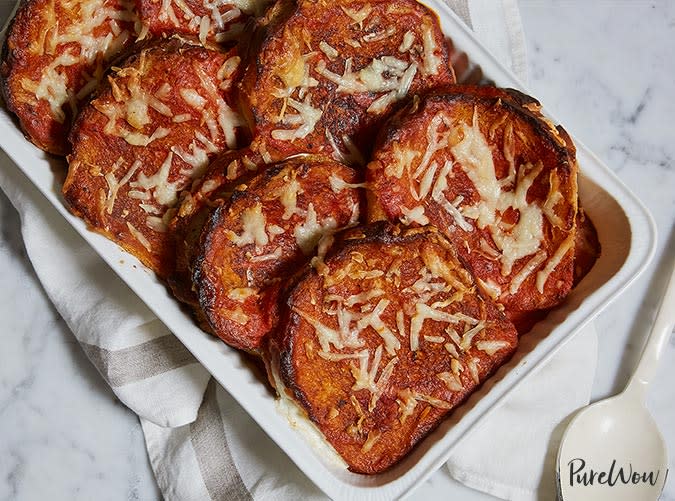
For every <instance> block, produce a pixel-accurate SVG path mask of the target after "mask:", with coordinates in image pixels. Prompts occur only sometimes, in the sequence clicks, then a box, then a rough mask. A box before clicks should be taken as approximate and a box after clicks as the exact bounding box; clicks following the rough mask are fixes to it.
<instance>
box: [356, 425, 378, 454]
mask: <svg viewBox="0 0 675 501" xmlns="http://www.w3.org/2000/svg"><path fill="white" fill-rule="evenodd" d="M381 435H382V432H380V431H378V430H370V431H369V432H368V438H367V439H366V441H365V442H364V443H363V446H362V447H361V452H363V453H366V452H370V449H372V448H373V445H375V443H376V442H377V441H378V440H380V437H381Z"/></svg>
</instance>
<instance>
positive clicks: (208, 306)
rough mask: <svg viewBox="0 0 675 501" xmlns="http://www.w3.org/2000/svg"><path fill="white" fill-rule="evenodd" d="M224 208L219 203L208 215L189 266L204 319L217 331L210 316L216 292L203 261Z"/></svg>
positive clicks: (223, 205)
mask: <svg viewBox="0 0 675 501" xmlns="http://www.w3.org/2000/svg"><path fill="white" fill-rule="evenodd" d="M225 210H227V206H226V205H225V204H222V205H219V206H218V207H216V208H215V209H214V211H213V212H212V213H211V214H210V215H209V216H208V218H207V221H206V223H205V224H204V228H203V229H202V233H201V236H200V238H199V244H198V246H197V252H195V254H194V262H193V264H192V266H191V268H192V288H193V290H194V292H195V295H196V296H197V301H198V303H199V307H200V309H201V311H202V314H203V316H204V319H205V321H206V322H207V323H208V325H209V327H210V328H211V329H212V330H213V332H216V331H217V329H216V325H215V323H214V322H213V318H212V311H213V303H214V300H215V297H216V294H217V292H216V286H215V284H212V283H211V282H210V280H209V279H208V277H207V274H206V270H205V265H206V263H205V261H206V260H207V255H208V253H209V251H210V249H211V245H212V241H211V240H212V237H213V233H214V231H215V230H216V229H217V228H218V226H219V224H220V221H221V220H222V218H223V211H225Z"/></svg>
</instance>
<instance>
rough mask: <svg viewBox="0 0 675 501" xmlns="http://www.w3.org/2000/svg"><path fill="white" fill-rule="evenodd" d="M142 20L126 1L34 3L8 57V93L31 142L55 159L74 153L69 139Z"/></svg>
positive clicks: (24, 6) (10, 40)
mask: <svg viewBox="0 0 675 501" xmlns="http://www.w3.org/2000/svg"><path fill="white" fill-rule="evenodd" d="M137 21H138V20H137V17H136V14H135V12H134V11H133V9H131V7H130V4H129V2H128V1H124V0H102V1H96V2H94V1H91V0H75V1H70V2H61V1H58V0H56V1H55V0H28V1H23V2H21V6H20V7H19V10H18V11H17V13H16V16H15V17H14V20H13V21H12V24H11V25H10V27H9V29H8V31H7V38H6V39H5V45H4V48H3V55H2V66H0V75H1V76H2V92H3V97H4V99H5V102H6V103H7V107H8V109H9V110H10V111H12V112H13V113H14V114H16V116H17V118H18V119H19V123H20V124H21V128H22V129H23V131H24V133H25V134H26V137H27V138H28V139H29V140H30V141H31V142H32V143H33V144H35V145H36V146H37V147H38V148H41V149H43V150H45V151H47V152H49V153H53V154H56V155H65V154H67V153H68V151H69V150H70V147H69V146H70V145H69V144H68V141H67V137H68V131H69V130H70V126H71V123H72V120H73V117H74V116H75V115H76V114H77V110H78V108H79V107H80V106H81V104H82V103H83V102H85V101H86V99H87V97H88V96H89V94H91V92H92V91H94V90H95V89H96V87H97V86H98V84H99V82H100V80H101V79H102V78H103V75H104V72H105V70H106V67H107V64H108V62H109V61H111V60H112V59H114V58H115V57H117V56H118V55H119V54H120V53H121V52H122V51H123V50H124V49H125V48H127V47H128V46H130V45H131V44H133V43H134V41H135V40H136V36H137V29H138V28H139V25H138V22H137Z"/></svg>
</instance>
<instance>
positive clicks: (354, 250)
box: [267, 223, 518, 474]
mask: <svg viewBox="0 0 675 501" xmlns="http://www.w3.org/2000/svg"><path fill="white" fill-rule="evenodd" d="M286 306H287V309H286V314H285V316H284V321H283V322H282V323H281V324H280V327H279V329H278V331H277V335H276V336H275V337H273V338H272V340H271V342H270V345H269V349H268V364H267V365H268V367H270V369H271V372H272V375H271V376H272V377H271V379H272V380H273V381H275V382H276V384H277V391H279V392H280V393H281V394H282V396H284V397H286V398H291V399H293V400H294V401H295V402H296V403H297V405H299V406H300V407H301V408H302V409H303V410H304V411H305V412H306V414H307V416H308V417H309V419H310V420H311V421H312V422H313V423H314V424H315V425H316V427H317V428H318V429H319V430H320V431H321V433H322V434H323V436H324V437H325V438H326V440H327V441H328V442H329V443H330V444H331V445H332V446H333V448H334V449H335V450H336V451H337V452H338V453H339V454H340V456H341V457H342V458H343V459H344V461H345V462H346V463H347V465H348V466H349V469H350V470H351V471H354V472H357V473H366V474H374V473H380V472H382V471H384V470H386V469H387V468H389V467H391V466H392V465H394V464H395V463H396V462H397V461H398V460H400V459H401V458H402V457H403V456H404V455H405V454H407V453H408V452H409V451H410V449H411V448H412V447H414V446H415V444H417V443H418V442H419V441H420V440H421V439H422V438H423V437H424V436H426V435H427V434H428V433H429V432H430V431H431V430H432V429H434V428H435V427H436V426H437V425H438V424H439V423H440V422H441V421H442V420H443V419H444V418H445V417H446V416H447V415H448V414H449V413H450V412H451V411H452V410H453V409H454V408H455V407H457V406H458V405H459V404H460V403H461V402H463V401H464V400H465V399H466V398H467V397H468V396H469V395H470V394H471V393H472V392H473V391H474V390H475V389H476V388H477V387H478V386H479V385H480V384H481V383H482V382H483V381H485V379H486V378H487V377H488V376H489V375H491V374H492V373H493V372H494V371H495V370H496V369H497V368H498V367H499V366H500V365H501V364H503V363H504V361H506V360H507V359H508V358H509V357H510V356H511V354H512V353H513V351H514V350H515V348H516V346H517V342H518V335H517V333H516V331H515V329H514V327H513V325H512V324H511V322H509V321H508V320H507V319H506V318H505V317H504V315H503V313H501V311H500V309H499V308H498V307H497V305H496V304H495V303H494V302H493V301H492V300H490V299H489V298H488V297H486V296H485V295H484V294H483V293H482V292H480V289H478V288H477V287H476V284H475V283H474V281H473V278H472V276H471V274H470V273H469V271H468V270H467V269H466V268H465V266H464V265H463V264H462V262H461V261H460V259H459V258H458V257H457V255H456V253H455V251H454V248H453V246H452V245H451V244H450V242H449V241H448V240H447V239H446V238H445V237H444V236H443V235H442V234H441V233H440V232H438V231H437V230H436V229H435V228H433V227H424V228H402V227H400V226H392V225H389V224H388V223H376V224H375V225H371V226H366V227H359V228H355V229H353V230H348V231H347V232H346V234H345V235H343V236H341V237H338V238H337V241H336V245H335V246H334V247H333V248H332V249H331V250H330V251H329V253H328V255H327V256H326V257H325V258H324V259H323V261H321V262H316V261H315V269H312V270H309V271H307V272H306V273H305V274H304V276H303V277H302V278H301V279H300V280H299V282H298V283H297V285H295V287H294V288H293V289H292V290H291V291H290V294H289V297H288V300H287V304H286ZM275 369H276V370H275Z"/></svg>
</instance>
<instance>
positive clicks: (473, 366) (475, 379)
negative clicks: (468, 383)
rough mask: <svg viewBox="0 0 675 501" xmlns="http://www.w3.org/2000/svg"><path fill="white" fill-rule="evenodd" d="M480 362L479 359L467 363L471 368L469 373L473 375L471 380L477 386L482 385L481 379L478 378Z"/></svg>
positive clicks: (472, 359)
mask: <svg viewBox="0 0 675 501" xmlns="http://www.w3.org/2000/svg"><path fill="white" fill-rule="evenodd" d="M479 362H480V360H479V359H478V358H475V357H474V358H470V359H469V360H468V361H467V362H466V366H467V367H468V368H469V373H470V374H471V379H473V382H474V383H476V384H479V383H480V377H479V376H478V364H479Z"/></svg>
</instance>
